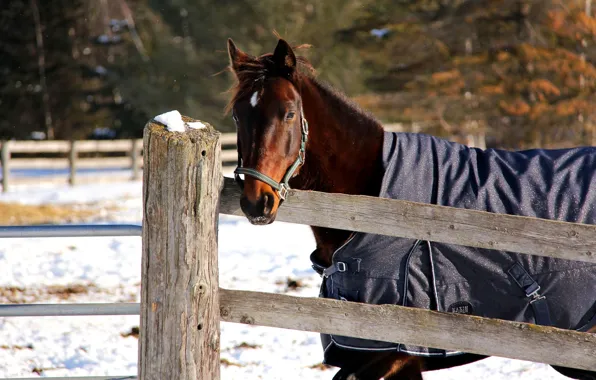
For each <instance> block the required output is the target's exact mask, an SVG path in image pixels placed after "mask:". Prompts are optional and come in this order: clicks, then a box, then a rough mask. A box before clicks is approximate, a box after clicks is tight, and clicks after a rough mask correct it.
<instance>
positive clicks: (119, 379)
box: [2, 376, 137, 380]
mask: <svg viewBox="0 0 596 380" xmlns="http://www.w3.org/2000/svg"><path fill="white" fill-rule="evenodd" d="M39 379H42V377H9V378H6V377H4V378H2V380H39ZM43 379H47V380H136V379H137V377H136V376H83V377H45V376H44V377H43Z"/></svg>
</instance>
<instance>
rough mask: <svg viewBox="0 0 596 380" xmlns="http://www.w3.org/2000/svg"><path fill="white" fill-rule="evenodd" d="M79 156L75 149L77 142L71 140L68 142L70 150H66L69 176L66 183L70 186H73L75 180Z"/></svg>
mask: <svg viewBox="0 0 596 380" xmlns="http://www.w3.org/2000/svg"><path fill="white" fill-rule="evenodd" d="M78 157H79V153H78V150H77V142H76V140H73V141H71V142H70V150H69V152H68V168H69V172H70V174H69V176H68V183H69V184H70V185H71V186H74V185H75V184H76V182H77V159H78Z"/></svg>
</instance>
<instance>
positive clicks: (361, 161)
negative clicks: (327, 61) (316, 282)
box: [296, 78, 383, 265]
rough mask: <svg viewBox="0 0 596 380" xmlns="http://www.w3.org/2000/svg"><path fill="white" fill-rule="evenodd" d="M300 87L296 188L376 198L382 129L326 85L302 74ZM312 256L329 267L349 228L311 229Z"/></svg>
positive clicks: (380, 171) (379, 171)
mask: <svg viewBox="0 0 596 380" xmlns="http://www.w3.org/2000/svg"><path fill="white" fill-rule="evenodd" d="M300 90H301V96H302V103H303V108H304V114H305V117H306V120H308V123H309V137H308V144H307V150H306V161H305V163H304V166H303V167H302V168H301V170H300V175H299V176H298V177H297V178H296V185H298V186H297V187H298V188H300V189H303V190H315V191H323V192H328V193H343V194H361V195H371V196H377V195H378V194H379V190H380V186H381V180H382V173H383V168H382V160H381V155H382V147H383V128H382V126H381V125H380V123H378V122H377V121H376V120H374V119H373V118H372V117H370V116H368V115H366V114H364V113H363V112H362V111H359V110H357V109H356V108H355V107H354V106H353V105H351V104H350V103H349V102H348V101H347V100H345V99H344V98H342V97H341V96H339V95H337V94H336V93H334V92H333V91H331V90H330V89H328V88H326V87H325V86H323V85H321V84H320V83H318V82H315V81H314V80H312V79H308V78H305V79H304V82H303V85H302V88H301V89H300ZM312 229H313V233H314V235H315V240H316V242H317V253H316V255H317V256H318V259H319V260H320V261H321V262H323V263H325V264H327V265H330V263H331V256H332V254H333V252H334V251H335V250H336V249H337V248H338V247H339V246H340V245H341V244H343V243H344V242H345V241H346V240H347V239H348V238H349V236H350V234H351V233H350V232H349V231H341V230H334V229H329V228H319V227H312Z"/></svg>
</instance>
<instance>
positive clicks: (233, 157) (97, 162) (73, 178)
mask: <svg viewBox="0 0 596 380" xmlns="http://www.w3.org/2000/svg"><path fill="white" fill-rule="evenodd" d="M385 129H386V130H388V131H401V130H403V128H402V126H401V125H399V124H386V125H385ZM219 142H220V144H221V145H222V147H223V149H222V151H221V154H220V160H221V162H222V165H223V169H224V173H226V174H229V173H231V172H232V170H233V168H234V167H235V166H236V162H237V160H238V152H237V150H236V134H235V133H223V134H221V135H220V139H219ZM81 153H84V154H90V153H97V154H99V155H100V154H104V156H103V157H80V154H81ZM106 153H125V154H126V156H125V157H105V154H106ZM13 154H16V155H19V156H23V155H28V156H29V157H12V155H13ZM35 154H37V155H41V154H54V155H55V154H60V155H62V156H63V157H47V158H40V157H35V156H33V155H35ZM0 165H1V166H2V188H3V191H8V189H9V186H10V183H13V182H15V183H16V182H18V183H23V184H25V183H39V182H52V183H56V182H58V183H60V182H64V183H66V182H67V183H69V184H71V185H75V184H80V183H88V182H97V181H102V182H109V181H112V180H117V181H122V180H123V178H122V177H121V176H117V177H116V178H114V175H113V174H109V175H107V174H105V175H102V174H101V173H98V174H97V175H94V176H93V177H92V178H91V179H89V178H84V177H81V176H78V175H77V170H79V169H94V168H106V169H130V170H132V175H131V177H130V179H132V180H138V179H139V178H140V170H141V169H142V168H143V140H142V139H129V140H79V141H64V140H52V141H45V140H44V141H29V140H28V141H2V142H0ZM10 169H19V170H27V169H68V170H69V174H68V177H67V178H60V177H58V178H57V177H56V176H43V177H41V176H37V177H35V178H33V179H31V178H24V177H15V178H11V176H10Z"/></svg>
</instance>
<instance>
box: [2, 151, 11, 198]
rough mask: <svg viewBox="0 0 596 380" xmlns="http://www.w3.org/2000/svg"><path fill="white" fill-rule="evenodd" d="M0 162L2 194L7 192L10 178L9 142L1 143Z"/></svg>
mask: <svg viewBox="0 0 596 380" xmlns="http://www.w3.org/2000/svg"><path fill="white" fill-rule="evenodd" d="M0 161H1V162H2V192H4V193H6V192H7V191H8V181H9V177H10V166H9V165H10V164H9V161H10V141H7V140H5V141H2V148H0Z"/></svg>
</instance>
